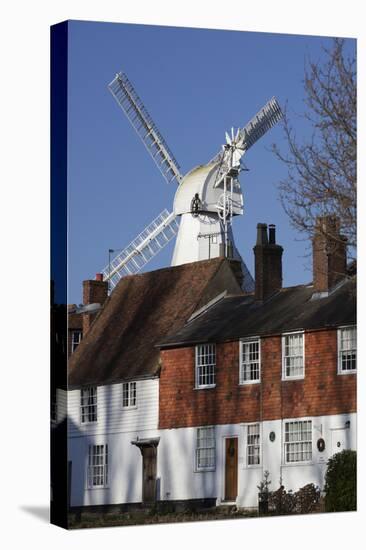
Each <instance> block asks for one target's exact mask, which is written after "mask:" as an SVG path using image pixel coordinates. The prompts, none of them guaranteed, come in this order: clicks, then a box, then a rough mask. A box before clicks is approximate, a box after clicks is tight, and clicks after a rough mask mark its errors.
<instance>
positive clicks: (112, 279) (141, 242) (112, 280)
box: [102, 209, 179, 290]
mask: <svg viewBox="0 0 366 550" xmlns="http://www.w3.org/2000/svg"><path fill="white" fill-rule="evenodd" d="M178 227H179V224H178V220H177V218H176V216H175V214H174V213H171V214H170V213H169V212H168V210H166V209H165V210H163V212H161V214H159V216H157V218H155V219H154V220H153V221H152V222H151V223H150V224H149V225H148V226H147V227H146V228H145V229H144V230H143V231H142V232H141V233H140V235H138V236H137V237H136V238H135V239H134V240H133V241H132V242H131V243H130V244H129V245H128V246H126V248H125V249H124V250H123V251H122V252H120V253H119V254H118V255H117V256H116V257H115V258H113V260H112V261H111V262H110V264H109V265H107V266H106V267H105V268H104V269H103V271H102V273H103V278H104V280H105V281H109V289H110V290H113V289H114V287H115V286H116V285H117V283H118V282H119V281H120V279H121V278H122V277H124V276H125V275H135V274H136V273H138V272H139V271H141V269H142V268H143V267H144V266H145V265H146V264H147V263H148V262H149V261H150V260H152V258H154V256H156V254H158V252H160V250H162V248H164V247H165V246H166V245H167V244H168V243H169V241H171V240H172V239H173V238H174V237H175V236H176V234H177V232H178Z"/></svg>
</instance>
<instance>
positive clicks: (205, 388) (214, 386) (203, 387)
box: [193, 384, 216, 390]
mask: <svg viewBox="0 0 366 550" xmlns="http://www.w3.org/2000/svg"><path fill="white" fill-rule="evenodd" d="M213 388H216V384H211V385H209V386H196V387H195V388H193V389H194V390H212V389H213Z"/></svg>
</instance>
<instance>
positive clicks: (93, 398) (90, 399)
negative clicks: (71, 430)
mask: <svg viewBox="0 0 366 550" xmlns="http://www.w3.org/2000/svg"><path fill="white" fill-rule="evenodd" d="M94 390H95V391H94ZM93 391H94V394H93ZM84 392H85V393H86V395H85V396H83V393H84ZM88 393H89V395H88ZM84 399H86V400H87V402H86V403H85V402H84V401H83V400H84ZM93 407H95V409H94V414H95V418H92V419H90V418H91V417H92V416H93ZM83 418H84V420H83ZM97 421H98V387H97V386H87V387H85V388H81V389H80V423H81V424H94V423H95V422H97Z"/></svg>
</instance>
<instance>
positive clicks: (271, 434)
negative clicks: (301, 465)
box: [269, 432, 276, 441]
mask: <svg viewBox="0 0 366 550" xmlns="http://www.w3.org/2000/svg"><path fill="white" fill-rule="evenodd" d="M275 439H276V434H275V433H274V432H270V434H269V440H270V441H274V440H275Z"/></svg>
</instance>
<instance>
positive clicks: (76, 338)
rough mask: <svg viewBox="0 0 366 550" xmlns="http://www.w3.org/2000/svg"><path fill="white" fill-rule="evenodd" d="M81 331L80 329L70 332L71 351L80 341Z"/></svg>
mask: <svg viewBox="0 0 366 550" xmlns="http://www.w3.org/2000/svg"><path fill="white" fill-rule="evenodd" d="M82 335H83V333H82V332H81V330H73V331H72V333H71V353H74V351H75V350H76V348H77V347H78V345H79V344H80V342H81V338H82Z"/></svg>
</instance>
